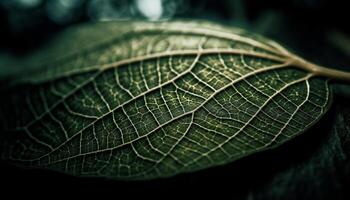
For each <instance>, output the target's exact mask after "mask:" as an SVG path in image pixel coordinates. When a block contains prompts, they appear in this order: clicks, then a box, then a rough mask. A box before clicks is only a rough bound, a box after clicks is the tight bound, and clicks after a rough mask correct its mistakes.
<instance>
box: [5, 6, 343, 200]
mask: <svg viewBox="0 0 350 200" xmlns="http://www.w3.org/2000/svg"><path fill="white" fill-rule="evenodd" d="M141 1H142V0H141ZM138 3H140V2H138V1H136V0H134V1H133V0H130V1H127V0H115V1H113V0H100V1H99V0H91V1H87V0H47V1H44V0H0V27H1V29H0V30H1V31H0V32H1V35H0V36H1V37H0V59H5V58H6V56H8V55H11V56H15V57H21V56H23V55H26V54H28V53H30V52H31V51H32V50H33V49H36V48H39V47H40V46H41V45H42V44H44V43H45V42H47V41H49V40H50V38H52V37H54V36H55V34H57V33H58V32H60V31H62V30H64V29H65V28H67V27H69V26H72V25H74V24H78V23H86V22H89V21H101V20H130V19H138V20H140V19H143V20H150V19H158V20H172V19H206V20H211V21H215V22H218V23H222V24H226V25H231V26H239V27H242V28H245V29H248V30H251V31H253V32H257V33H260V34H262V35H265V36H267V37H270V38H272V39H274V40H276V41H278V42H280V43H282V44H284V45H286V46H287V47H289V48H290V49H292V50H293V51H295V52H297V53H298V54H299V55H302V56H303V57H305V58H307V59H308V60H311V61H313V62H316V63H320V64H322V65H326V66H330V67H337V68H342V69H345V70H348V71H350V30H349V29H350V27H349V19H350V16H349V11H348V7H347V6H346V1H342V0H332V1H330V0H290V1H281V0H265V1H261V0H260V1H259V0H246V1H243V0H233V1H229V0H215V1H210V0H201V1H195V0H190V1H186V0H179V1H175V0H163V1H161V5H162V10H163V12H162V15H160V16H159V17H157V18H150V17H147V10H142V8H140V6H138V5H139V4H138ZM145 12H146V14H145ZM0 61H1V60H0ZM332 87H334V86H332ZM334 88H335V90H334V94H335V95H334V102H335V103H334V104H333V106H331V108H330V111H329V112H328V113H327V114H326V116H325V117H324V118H323V119H322V120H321V121H320V122H319V123H317V124H316V125H315V126H314V127H312V128H311V129H310V130H308V131H307V132H306V133H304V134H303V135H301V136H298V137H297V138H295V139H294V140H292V141H290V142H288V143H286V144H285V145H282V146H280V147H278V148H276V149H274V150H269V151H266V152H261V153H258V154H255V155H253V156H250V157H248V158H244V159H241V160H239V161H237V162H234V163H231V164H228V165H225V166H220V167H215V168H211V169H207V170H202V171H199V172H195V173H191V174H182V175H178V176H175V177H172V178H166V179H160V180H153V181H141V182H121V181H115V180H106V179H101V178H78V177H72V176H68V175H64V174H60V173H57V172H51V171H45V170H24V169H20V168H17V167H14V166H11V165H8V164H6V163H0V164H1V165H0V166H1V169H0V182H1V185H2V186H0V195H5V194H9V195H11V196H14V195H15V196H17V195H29V196H34V197H48V198H50V196H46V195H45V194H44V193H43V192H48V193H49V195H51V196H56V197H63V198H68V197H69V196H68V194H69V193H74V194H76V195H79V196H80V197H83V196H84V197H85V196H91V195H94V196H96V197H100V198H102V196H103V195H111V197H109V198H114V199H121V198H131V196H140V197H141V198H146V197H151V198H164V199H165V198H170V197H178V198H187V197H189V195H191V196H192V197H193V198H200V197H208V196H209V195H210V196H213V197H216V198H218V199H219V198H223V197H227V196H228V197H230V199H350V195H349V194H350V192H349V189H350V181H349V179H350V159H349V157H350V105H349V103H348V102H349V100H350V95H349V93H350V92H349V91H350V90H349V89H348V88H346V87H345V86H344V87H339V86H335V87H334ZM344 88H345V89H344ZM162 192H165V194H163V193H162ZM185 192H190V194H186V193H185ZM103 198H108V197H103Z"/></svg>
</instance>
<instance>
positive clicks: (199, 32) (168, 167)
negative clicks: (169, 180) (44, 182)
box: [0, 22, 330, 179]
mask: <svg viewBox="0 0 350 200" xmlns="http://www.w3.org/2000/svg"><path fill="white" fill-rule="evenodd" d="M16 62H17V64H18V65H19V64H25V65H28V66H30V67H28V70H27V71H23V72H22V73H18V74H16V75H13V76H12V77H11V78H10V79H8V80H6V84H5V86H2V88H3V94H4V95H3V98H2V99H1V101H2V102H1V105H0V118H1V125H0V129H1V130H2V134H1V147H2V150H1V151H2V153H1V155H2V158H3V159H5V160H10V161H12V162H14V163H17V164H19V165H23V166H30V167H40V168H49V169H54V170H58V171H63V172H66V173H69V174H74V175H87V176H104V177H110V178H116V179H151V178H158V177H167V176H172V175H175V174H178V173H182V172H188V171H196V170H199V169H203V168H208V167H211V166H216V165H221V164H225V163H228V162H232V161H234V160H237V159H239V158H241V157H244V156H247V155H249V154H252V153H254V152H258V151H262V150H265V149H268V148H272V147H275V146H278V145H280V144H282V143H284V142H286V141H288V140H289V139H291V138H292V137H294V136H296V135H298V134H300V133H302V132H304V131H305V129H307V128H308V127H310V126H311V125H312V124H314V123H315V122H316V121H317V120H318V119H319V118H320V117H321V116H322V114H323V113H324V112H325V109H326V108H327V105H328V102H329V96H330V94H329V88H328V84H327V80H326V79H324V78H320V77H315V76H313V75H312V74H310V73H309V72H306V71H304V70H301V69H300V68H298V67H295V66H293V64H291V59H290V57H289V54H288V53H287V51H286V50H285V49H284V48H283V47H281V46H280V45H278V44H276V43H275V42H273V41H270V40H268V39H265V38H263V37H260V36H257V35H254V34H251V33H248V32H246V31H244V30H240V29H232V28H227V27H222V26H218V25H214V24H211V23H207V22H172V23H169V22H166V23H144V22H133V23H130V22H128V23H126V22H109V23H99V24H94V25H85V26H81V27H77V28H74V29H71V30H68V31H66V32H64V33H62V34H60V35H59V36H58V37H57V39H55V40H54V41H53V42H51V43H49V44H48V45H47V46H46V47H44V48H43V49H41V50H39V51H38V52H36V53H33V55H31V56H28V58H25V59H23V60H21V61H16Z"/></svg>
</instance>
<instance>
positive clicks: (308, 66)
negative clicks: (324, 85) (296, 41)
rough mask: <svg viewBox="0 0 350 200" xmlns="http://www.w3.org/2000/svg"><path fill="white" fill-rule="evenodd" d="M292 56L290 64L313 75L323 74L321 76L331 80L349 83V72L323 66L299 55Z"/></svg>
mask: <svg viewBox="0 0 350 200" xmlns="http://www.w3.org/2000/svg"><path fill="white" fill-rule="evenodd" d="M293 57H294V59H293V61H292V65H295V66H297V67H299V68H302V69H304V70H306V71H309V72H310V73H312V74H313V75H315V76H323V77H327V78H330V79H331V80H335V81H340V82H347V83H350V72H346V71H342V70H337V69H331V68H328V67H323V66H320V65H316V64H314V63H311V62H308V61H306V60H304V59H302V58H300V57H297V56H293Z"/></svg>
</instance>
